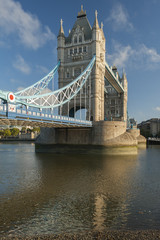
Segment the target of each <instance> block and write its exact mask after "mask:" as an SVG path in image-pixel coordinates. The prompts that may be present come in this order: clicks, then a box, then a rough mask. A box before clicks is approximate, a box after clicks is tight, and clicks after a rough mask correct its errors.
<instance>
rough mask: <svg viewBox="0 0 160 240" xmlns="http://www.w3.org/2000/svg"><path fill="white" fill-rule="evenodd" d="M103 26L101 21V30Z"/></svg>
mask: <svg viewBox="0 0 160 240" xmlns="http://www.w3.org/2000/svg"><path fill="white" fill-rule="evenodd" d="M103 26H104V25H103V22H101V29H102V30H103Z"/></svg>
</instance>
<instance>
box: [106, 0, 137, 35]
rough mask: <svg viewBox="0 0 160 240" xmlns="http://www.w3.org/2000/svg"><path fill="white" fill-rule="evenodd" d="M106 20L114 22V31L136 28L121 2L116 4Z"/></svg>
mask: <svg viewBox="0 0 160 240" xmlns="http://www.w3.org/2000/svg"><path fill="white" fill-rule="evenodd" d="M106 21H107V22H110V23H111V24H112V28H113V30H114V31H119V30H124V29H125V30H126V31H131V30H133V29H134V27H133V24H132V23H131V22H130V21H129V16H128V12H127V10H126V9H125V8H124V7H123V6H122V5H121V4H120V3H118V4H117V5H116V6H114V8H113V9H112V10H111V13H110V15H109V17H108V18H107V19H106Z"/></svg>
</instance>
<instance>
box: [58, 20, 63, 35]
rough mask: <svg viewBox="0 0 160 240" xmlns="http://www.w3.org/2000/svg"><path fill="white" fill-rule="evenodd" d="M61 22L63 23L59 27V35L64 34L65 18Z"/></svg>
mask: <svg viewBox="0 0 160 240" xmlns="http://www.w3.org/2000/svg"><path fill="white" fill-rule="evenodd" d="M60 23H61V26H60V29H59V34H58V36H64V30H63V20H62V19H61V20H60Z"/></svg>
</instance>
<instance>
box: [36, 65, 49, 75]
mask: <svg viewBox="0 0 160 240" xmlns="http://www.w3.org/2000/svg"><path fill="white" fill-rule="evenodd" d="M36 69H37V71H38V72H40V73H44V74H48V73H49V70H48V68H46V67H45V66H41V65H37V66H36Z"/></svg>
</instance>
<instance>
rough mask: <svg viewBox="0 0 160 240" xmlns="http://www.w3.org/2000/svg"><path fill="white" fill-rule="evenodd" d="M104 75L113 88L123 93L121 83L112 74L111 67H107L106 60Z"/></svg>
mask: <svg viewBox="0 0 160 240" xmlns="http://www.w3.org/2000/svg"><path fill="white" fill-rule="evenodd" d="M104 77H105V78H106V79H107V80H108V82H109V83H110V84H111V85H112V86H113V87H114V89H115V90H116V91H117V92H118V93H123V92H124V88H123V86H122V84H121V83H120V82H119V80H118V79H117V77H116V76H115V75H114V73H113V71H112V69H111V68H110V67H109V65H108V63H107V62H106V65H105V75H104Z"/></svg>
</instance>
